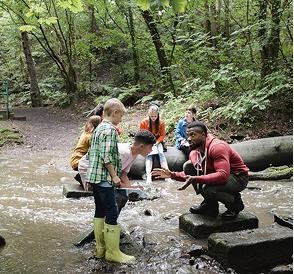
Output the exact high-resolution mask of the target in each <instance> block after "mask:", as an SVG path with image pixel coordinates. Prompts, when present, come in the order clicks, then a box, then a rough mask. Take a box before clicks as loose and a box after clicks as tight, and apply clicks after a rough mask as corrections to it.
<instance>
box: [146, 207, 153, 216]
mask: <svg viewBox="0 0 294 274" xmlns="http://www.w3.org/2000/svg"><path fill="white" fill-rule="evenodd" d="M144 215H146V216H152V215H153V211H152V209H149V208H147V209H145V210H144Z"/></svg>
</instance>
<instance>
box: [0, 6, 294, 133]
mask: <svg viewBox="0 0 294 274" xmlns="http://www.w3.org/2000/svg"><path fill="white" fill-rule="evenodd" d="M0 14H1V18H0V25H1V28H0V33H1V41H0V58H1V62H0V84H1V89H2V91H3V90H4V89H5V87H8V90H9V93H10V100H11V101H12V102H13V103H15V104H16V103H18V104H22V105H26V106H31V107H40V106H47V105H55V106H58V107H63V108H64V107H68V106H71V105H72V104H73V103H78V102H84V101H87V102H93V104H92V105H95V104H96V103H103V102H105V101H106V100H107V99H108V98H111V97H117V98H119V99H120V100H122V102H123V103H124V104H125V105H126V106H133V105H136V104H140V103H145V102H149V101H150V100H156V99H157V100H160V101H162V102H164V104H163V108H162V112H163V115H164V117H165V119H166V121H167V124H168V126H169V127H170V128H173V126H174V121H175V118H178V117H179V115H181V114H182V113H183V111H184V110H185V107H186V106H187V104H190V103H194V104H195V105H196V106H197V109H198V117H200V118H201V119H204V120H208V121H213V122H214V124H216V125H220V126H223V127H224V128H225V127H226V126H228V125H229V126H231V125H235V126H238V125H239V126H240V125H243V126H244V125H245V126H251V125H252V124H253V123H254V122H255V121H256V120H258V119H260V117H262V116H263V115H262V113H264V111H267V112H270V113H273V112H274V113H279V112H283V113H284V116H286V120H287V119H288V121H289V122H290V123H291V121H292V120H291V119H292V113H293V107H292V105H293V100H292V44H293V34H292V1H290V0H242V1H241V0H234V1H233V0H44V1H40V0H0ZM270 117H271V116H270ZM266 119H268V117H267V118H266ZM290 127H291V128H292V125H291V126H290Z"/></svg>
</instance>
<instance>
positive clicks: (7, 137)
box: [0, 128, 23, 147]
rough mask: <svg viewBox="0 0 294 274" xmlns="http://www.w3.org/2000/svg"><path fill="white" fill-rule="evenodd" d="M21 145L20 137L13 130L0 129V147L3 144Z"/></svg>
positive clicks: (21, 138) (21, 139)
mask: <svg viewBox="0 0 294 274" xmlns="http://www.w3.org/2000/svg"><path fill="white" fill-rule="evenodd" d="M13 143H16V144H21V143H23V137H22V135H21V134H20V133H19V132H18V131H17V130H15V129H11V128H0V147H1V146H3V145H5V144H13Z"/></svg>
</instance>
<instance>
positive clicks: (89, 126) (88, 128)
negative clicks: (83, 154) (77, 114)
mask: <svg viewBox="0 0 294 274" xmlns="http://www.w3.org/2000/svg"><path fill="white" fill-rule="evenodd" d="M101 121H102V119H101V117H100V116H99V115H93V116H91V117H90V118H89V119H88V120H87V122H86V124H85V132H88V133H90V132H92V131H93V130H94V129H95V128H96V127H97V126H98V125H99V124H100V123H101Z"/></svg>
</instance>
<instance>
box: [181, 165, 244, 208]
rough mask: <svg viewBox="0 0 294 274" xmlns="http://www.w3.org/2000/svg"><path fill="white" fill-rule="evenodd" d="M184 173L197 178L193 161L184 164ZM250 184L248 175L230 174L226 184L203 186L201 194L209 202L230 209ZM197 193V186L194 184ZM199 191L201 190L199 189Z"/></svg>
mask: <svg viewBox="0 0 294 274" xmlns="http://www.w3.org/2000/svg"><path fill="white" fill-rule="evenodd" d="M184 172H185V174H186V175H191V176H196V175H197V173H196V169H195V168H194V166H193V164H192V163H191V161H190V160H189V161H187V162H186V163H184ZM247 184H248V176H247V175H236V174H230V177H229V180H228V182H227V183H226V184H214V185H212V184H209V185H208V184H207V185H206V184H203V185H202V187H201V188H200V194H201V195H202V196H203V198H204V199H206V200H208V201H218V202H221V203H223V204H224V205H225V206H226V207H229V206H230V205H231V204H232V203H233V202H234V200H235V196H236V195H239V193H240V192H241V191H242V190H244V189H245V188H246V186H247ZM193 187H194V189H195V191H196V190H197V184H196V183H195V184H193ZM198 189H199V188H198Z"/></svg>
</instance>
